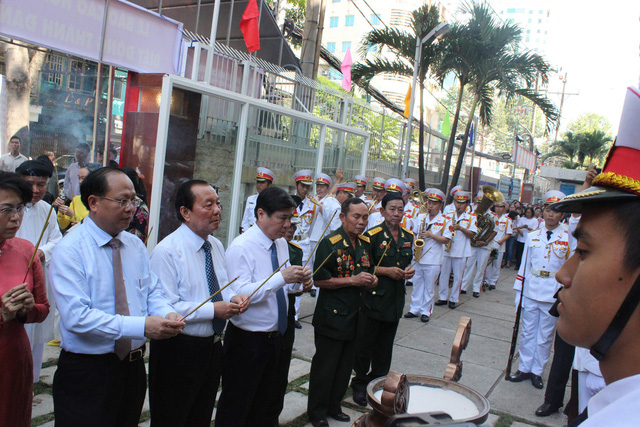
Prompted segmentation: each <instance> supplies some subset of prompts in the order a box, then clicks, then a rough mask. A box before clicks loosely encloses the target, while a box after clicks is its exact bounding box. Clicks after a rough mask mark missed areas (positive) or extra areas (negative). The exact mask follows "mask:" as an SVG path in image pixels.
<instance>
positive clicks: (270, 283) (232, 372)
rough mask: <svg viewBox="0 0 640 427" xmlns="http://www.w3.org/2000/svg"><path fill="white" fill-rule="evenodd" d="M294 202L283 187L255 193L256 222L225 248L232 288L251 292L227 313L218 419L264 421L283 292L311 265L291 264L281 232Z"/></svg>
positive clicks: (282, 326) (295, 286) (307, 275)
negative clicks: (243, 307)
mask: <svg viewBox="0 0 640 427" xmlns="http://www.w3.org/2000/svg"><path fill="white" fill-rule="evenodd" d="M295 207H296V204H295V202H294V201H293V199H291V196H289V195H288V194H287V192H286V191H284V190H283V189H281V188H278V187H269V188H267V189H265V190H263V191H262V192H261V193H260V194H259V195H258V198H257V199H256V211H255V213H256V218H257V220H256V223H255V225H254V226H253V227H251V228H249V229H248V230H247V231H246V232H245V233H243V234H241V235H240V236H238V237H236V238H235V239H234V241H233V242H231V245H229V248H228V249H227V254H226V257H227V260H228V261H229V262H228V264H227V274H228V276H229V277H233V278H235V277H237V278H238V279H237V280H236V281H235V282H233V284H232V285H231V286H230V287H231V288H232V293H233V294H237V295H241V294H249V295H250V296H251V306H250V308H249V309H248V310H247V311H246V312H244V313H242V314H238V315H237V316H234V317H232V318H231V320H230V322H229V324H228V326H227V331H226V333H225V342H224V366H223V368H222V393H221V395H220V399H219V401H218V409H217V412H216V425H219V426H225V427H226V426H251V427H253V426H263V425H267V424H268V422H267V420H266V417H267V416H268V414H269V413H270V411H269V409H270V408H269V406H270V404H271V399H269V398H268V397H269V396H270V395H271V393H273V390H274V387H275V384H276V377H277V367H278V360H279V357H280V353H281V350H282V338H283V334H284V333H285V331H286V329H287V309H288V302H287V294H288V293H292V292H293V293H297V292H300V291H301V290H302V286H301V285H300V284H301V283H306V282H308V281H310V280H311V267H310V266H306V267H302V266H295V265H294V266H292V265H291V263H290V262H289V245H288V243H287V241H286V240H285V239H284V238H283V236H284V233H285V232H286V231H287V229H288V228H289V227H290V225H291V217H292V216H293V211H294V209H295Z"/></svg>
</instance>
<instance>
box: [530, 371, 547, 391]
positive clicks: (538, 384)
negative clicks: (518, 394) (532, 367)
mask: <svg viewBox="0 0 640 427" xmlns="http://www.w3.org/2000/svg"><path fill="white" fill-rule="evenodd" d="M531 384H532V385H533V386H534V387H535V388H537V389H538V390H542V389H543V388H544V383H543V382H542V377H541V376H540V375H533V374H531Z"/></svg>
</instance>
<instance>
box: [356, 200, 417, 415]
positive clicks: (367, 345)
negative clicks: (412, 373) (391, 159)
mask: <svg viewBox="0 0 640 427" xmlns="http://www.w3.org/2000/svg"><path fill="white" fill-rule="evenodd" d="M403 204H404V202H403V200H402V196H400V194H398V193H395V192H390V193H388V194H387V195H386V196H384V198H383V199H382V211H381V212H382V216H383V217H384V221H383V222H382V223H380V225H379V226H377V227H375V228H372V229H369V230H368V231H367V232H366V233H365V236H367V237H369V240H370V241H371V257H372V262H373V263H374V265H379V266H378V268H377V270H376V276H377V277H378V286H376V287H375V288H371V289H367V290H366V291H365V293H364V305H365V308H364V312H365V315H366V320H365V321H364V325H362V326H363V327H364V332H363V333H362V335H361V336H360V337H359V338H358V343H357V349H356V362H355V372H356V376H355V378H354V379H353V380H352V381H351V388H352V389H353V401H354V402H356V403H357V404H358V405H360V406H367V399H366V388H367V384H369V382H370V381H371V380H373V379H375V378H379V377H383V376H386V375H387V374H388V373H389V368H390V367H391V356H392V354H393V341H394V339H395V336H396V331H397V329H398V322H399V320H400V317H402V313H403V310H404V300H405V294H406V288H405V285H404V282H405V280H409V279H411V278H412V277H413V275H414V273H415V270H414V269H413V268H411V267H410V264H411V259H412V258H413V249H412V246H413V233H412V232H411V230H408V229H406V228H404V227H402V226H400V225H399V224H400V221H401V220H402V218H403Z"/></svg>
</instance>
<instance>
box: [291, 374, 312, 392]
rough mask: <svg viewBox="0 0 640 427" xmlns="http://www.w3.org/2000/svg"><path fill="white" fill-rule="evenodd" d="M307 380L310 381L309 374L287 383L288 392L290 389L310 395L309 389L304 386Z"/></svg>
mask: <svg viewBox="0 0 640 427" xmlns="http://www.w3.org/2000/svg"><path fill="white" fill-rule="evenodd" d="M307 382H309V374H307V375H303V376H301V377H299V378H296V379H295V380H293V381H291V382H290V383H289V384H287V393H289V392H290V391H296V392H298V393H302V394H304V395H305V396H306V395H308V394H309V390H307V389H306V388H304V387H302V384H305V383H307Z"/></svg>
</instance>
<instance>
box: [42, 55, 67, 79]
mask: <svg viewBox="0 0 640 427" xmlns="http://www.w3.org/2000/svg"><path fill="white" fill-rule="evenodd" d="M63 68H64V58H63V57H61V56H58V55H54V54H51V53H50V54H49V55H47V62H46V64H45V67H44V69H45V72H46V80H47V81H48V82H50V83H53V84H55V85H56V86H62V74H61V73H62V70H63Z"/></svg>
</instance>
